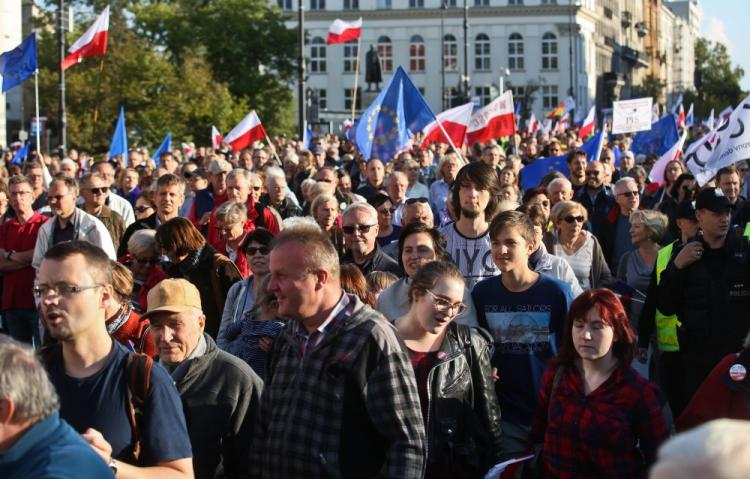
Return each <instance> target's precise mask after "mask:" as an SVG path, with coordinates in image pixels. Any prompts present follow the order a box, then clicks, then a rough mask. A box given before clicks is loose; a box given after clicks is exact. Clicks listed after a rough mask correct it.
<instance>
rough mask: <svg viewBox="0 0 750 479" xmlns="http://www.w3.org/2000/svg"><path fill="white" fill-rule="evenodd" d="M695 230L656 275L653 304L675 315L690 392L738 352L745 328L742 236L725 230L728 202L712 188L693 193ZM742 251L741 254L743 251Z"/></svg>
mask: <svg viewBox="0 0 750 479" xmlns="http://www.w3.org/2000/svg"><path fill="white" fill-rule="evenodd" d="M695 209H696V212H695V215H696V218H697V220H698V225H699V226H700V230H701V232H700V233H698V235H697V236H696V237H695V238H694V239H693V240H692V241H690V242H688V243H687V244H685V245H684V246H682V247H681V248H679V251H678V252H677V254H676V256H675V257H674V259H673V260H671V261H670V262H669V265H668V266H667V268H666V269H665V270H664V272H663V273H662V276H661V282H660V283H659V286H658V288H657V304H656V306H657V308H658V309H659V310H660V311H661V312H662V313H663V314H665V315H672V314H676V315H677V316H678V317H679V321H680V325H679V327H678V329H677V334H678V341H679V346H680V351H681V353H682V354H681V356H682V366H683V376H682V379H683V381H684V383H683V386H684V392H685V394H687V397H690V396H692V394H693V393H694V392H695V391H696V389H697V388H698V386H699V385H700V384H701V382H702V381H703V380H704V379H705V378H706V376H707V375H708V373H709V372H710V371H711V369H712V368H713V366H714V365H716V363H718V362H719V360H721V359H722V358H723V357H724V356H725V355H727V354H729V353H732V352H736V351H738V350H739V349H740V348H741V346H742V340H743V338H744V337H745V334H746V333H747V331H748V329H750V316H749V315H748V314H747V313H748V311H750V266H749V265H748V262H747V259H746V257H743V255H742V254H739V255H738V254H736V253H738V252H740V253H741V252H742V251H743V250H744V249H745V248H744V244H745V243H744V241H743V238H742V237H735V236H733V235H732V236H730V235H729V227H730V213H731V203H730V201H729V200H728V199H727V197H726V196H725V195H724V193H723V192H722V191H721V190H720V189H718V188H707V189H704V190H702V191H701V192H700V193H698V196H697V198H696V202H695ZM745 256H746V255H745Z"/></svg>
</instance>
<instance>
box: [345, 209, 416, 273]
mask: <svg viewBox="0 0 750 479" xmlns="http://www.w3.org/2000/svg"><path fill="white" fill-rule="evenodd" d="M342 222H343V227H342V230H343V231H344V244H345V245H346V250H347V252H346V254H345V255H344V257H343V258H342V260H343V261H348V262H350V263H353V264H355V265H356V266H357V267H358V268H359V269H360V270H361V271H362V274H364V275H365V276H367V275H368V274H369V273H370V272H372V271H385V272H388V273H393V274H395V275H396V276H401V274H402V272H401V268H400V267H399V266H398V262H397V261H396V260H395V259H393V258H391V257H390V256H388V255H387V254H385V253H384V252H383V251H382V250H381V249H380V247H379V246H378V244H377V237H378V231H379V229H378V212H377V211H376V210H375V208H373V207H372V206H371V205H369V204H367V203H360V202H357V203H353V204H351V205H349V206H347V207H346V209H345V210H344V212H343V214H342Z"/></svg>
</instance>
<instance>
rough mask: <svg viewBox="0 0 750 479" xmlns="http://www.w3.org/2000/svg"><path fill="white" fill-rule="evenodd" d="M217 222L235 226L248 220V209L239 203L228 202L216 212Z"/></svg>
mask: <svg viewBox="0 0 750 479" xmlns="http://www.w3.org/2000/svg"><path fill="white" fill-rule="evenodd" d="M215 217H216V220H217V221H222V222H224V223H230V224H235V223H239V222H240V221H244V220H245V219H247V207H246V206H245V205H243V204H242V203H240V202H239V201H227V202H225V203H224V204H222V205H221V206H219V209H218V210H216V213H215Z"/></svg>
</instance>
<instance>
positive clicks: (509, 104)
mask: <svg viewBox="0 0 750 479" xmlns="http://www.w3.org/2000/svg"><path fill="white" fill-rule="evenodd" d="M515 133H516V120H515V114H514V110H513V94H512V93H511V91H510V90H506V91H505V93H503V94H502V95H500V96H499V97H497V98H495V99H494V100H492V102H490V104H489V105H487V106H485V107H484V108H482V109H480V110H479V111H477V112H476V113H474V115H473V116H472V117H471V121H470V122H469V129H468V132H467V143H468V144H469V145H472V144H474V143H476V142H478V141H488V140H491V139H492V138H498V137H500V136H510V135H514V134H515Z"/></svg>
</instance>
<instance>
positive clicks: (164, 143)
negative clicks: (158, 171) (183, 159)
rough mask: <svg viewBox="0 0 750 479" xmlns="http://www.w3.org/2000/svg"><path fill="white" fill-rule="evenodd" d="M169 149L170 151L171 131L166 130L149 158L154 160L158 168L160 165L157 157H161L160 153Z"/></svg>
mask: <svg viewBox="0 0 750 479" xmlns="http://www.w3.org/2000/svg"><path fill="white" fill-rule="evenodd" d="M169 151H172V132H171V131H170V132H167V136H165V137H164V140H162V142H161V145H159V148H157V149H156V151H155V152H154V154H153V155H152V156H151V159H152V160H154V162H155V163H156V167H157V168H158V167H159V166H161V165H160V164H159V163H160V161H159V158H161V155H162V153H167V152H169Z"/></svg>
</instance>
